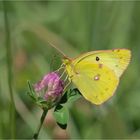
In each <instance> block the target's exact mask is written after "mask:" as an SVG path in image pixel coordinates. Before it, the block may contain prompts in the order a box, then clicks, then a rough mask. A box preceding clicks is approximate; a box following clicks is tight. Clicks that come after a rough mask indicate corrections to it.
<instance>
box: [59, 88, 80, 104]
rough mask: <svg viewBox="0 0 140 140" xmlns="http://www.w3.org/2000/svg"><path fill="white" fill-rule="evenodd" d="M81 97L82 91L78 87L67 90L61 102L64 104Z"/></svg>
mask: <svg viewBox="0 0 140 140" xmlns="http://www.w3.org/2000/svg"><path fill="white" fill-rule="evenodd" d="M80 97H81V93H80V91H79V90H78V89H76V88H75V89H70V90H69V91H66V92H65V94H64V95H63V96H62V98H61V100H60V104H64V103H66V102H74V101H76V100H78V99H79V98H80Z"/></svg>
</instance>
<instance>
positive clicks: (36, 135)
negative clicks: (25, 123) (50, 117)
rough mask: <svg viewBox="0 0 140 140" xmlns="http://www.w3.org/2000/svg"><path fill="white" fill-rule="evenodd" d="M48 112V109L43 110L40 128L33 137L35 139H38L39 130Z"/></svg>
mask: <svg viewBox="0 0 140 140" xmlns="http://www.w3.org/2000/svg"><path fill="white" fill-rule="evenodd" d="M47 112H48V110H47V109H44V110H43V113H42V116H41V118H40V124H39V127H38V129H37V132H36V133H35V134H34V136H33V139H35V140H37V139H38V136H39V132H40V129H41V127H42V124H43V122H44V120H45V117H46V115H47Z"/></svg>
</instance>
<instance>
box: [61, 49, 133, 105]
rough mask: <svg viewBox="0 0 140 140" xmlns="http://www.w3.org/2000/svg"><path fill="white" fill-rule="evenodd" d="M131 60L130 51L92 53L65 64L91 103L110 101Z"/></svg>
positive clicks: (67, 61) (69, 60) (114, 50)
mask: <svg viewBox="0 0 140 140" xmlns="http://www.w3.org/2000/svg"><path fill="white" fill-rule="evenodd" d="M130 59H131V51H130V50H128V49H113V50H99V51H91V52H87V53H85V54H82V55H80V56H78V57H76V58H74V59H70V58H65V59H64V60H63V63H64V65H65V69H66V72H67V74H68V77H69V81H71V82H72V83H73V84H74V85H75V86H76V87H77V88H78V89H79V91H80V92H81V94H82V95H83V96H84V97H85V98H86V99H87V100H88V101H90V102H91V103H93V104H96V105H100V104H102V103H104V102H105V101H107V100H108V99H110V98H111V97H112V96H113V95H114V93H115V91H116V88H117V86H118V84H119V80H120V77H121V75H122V74H123V72H124V71H125V69H126V68H127V66H128V64H129V63H130Z"/></svg>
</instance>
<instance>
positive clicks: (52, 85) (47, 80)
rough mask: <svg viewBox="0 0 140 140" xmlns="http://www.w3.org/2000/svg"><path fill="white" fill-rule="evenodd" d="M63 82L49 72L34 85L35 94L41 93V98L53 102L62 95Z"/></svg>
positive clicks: (55, 74)
mask: <svg viewBox="0 0 140 140" xmlns="http://www.w3.org/2000/svg"><path fill="white" fill-rule="evenodd" d="M63 89H64V82H63V81H62V80H61V79H60V76H59V75H58V74H57V73H55V72H51V73H49V74H47V75H45V76H44V77H43V79H42V80H41V81H39V82H38V83H36V84H35V85H34V90H35V92H43V93H44V94H43V97H44V98H45V99H46V101H47V100H50V99H51V100H55V99H56V98H58V97H60V96H61V94H62V93H63Z"/></svg>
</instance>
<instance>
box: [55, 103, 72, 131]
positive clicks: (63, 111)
mask: <svg viewBox="0 0 140 140" xmlns="http://www.w3.org/2000/svg"><path fill="white" fill-rule="evenodd" d="M54 117H55V119H56V122H57V124H58V125H59V126H60V127H61V128H62V129H66V127H67V122H68V119H69V112H68V109H67V108H66V107H64V106H62V105H60V104H59V105H57V106H56V108H55V110H54Z"/></svg>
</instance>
